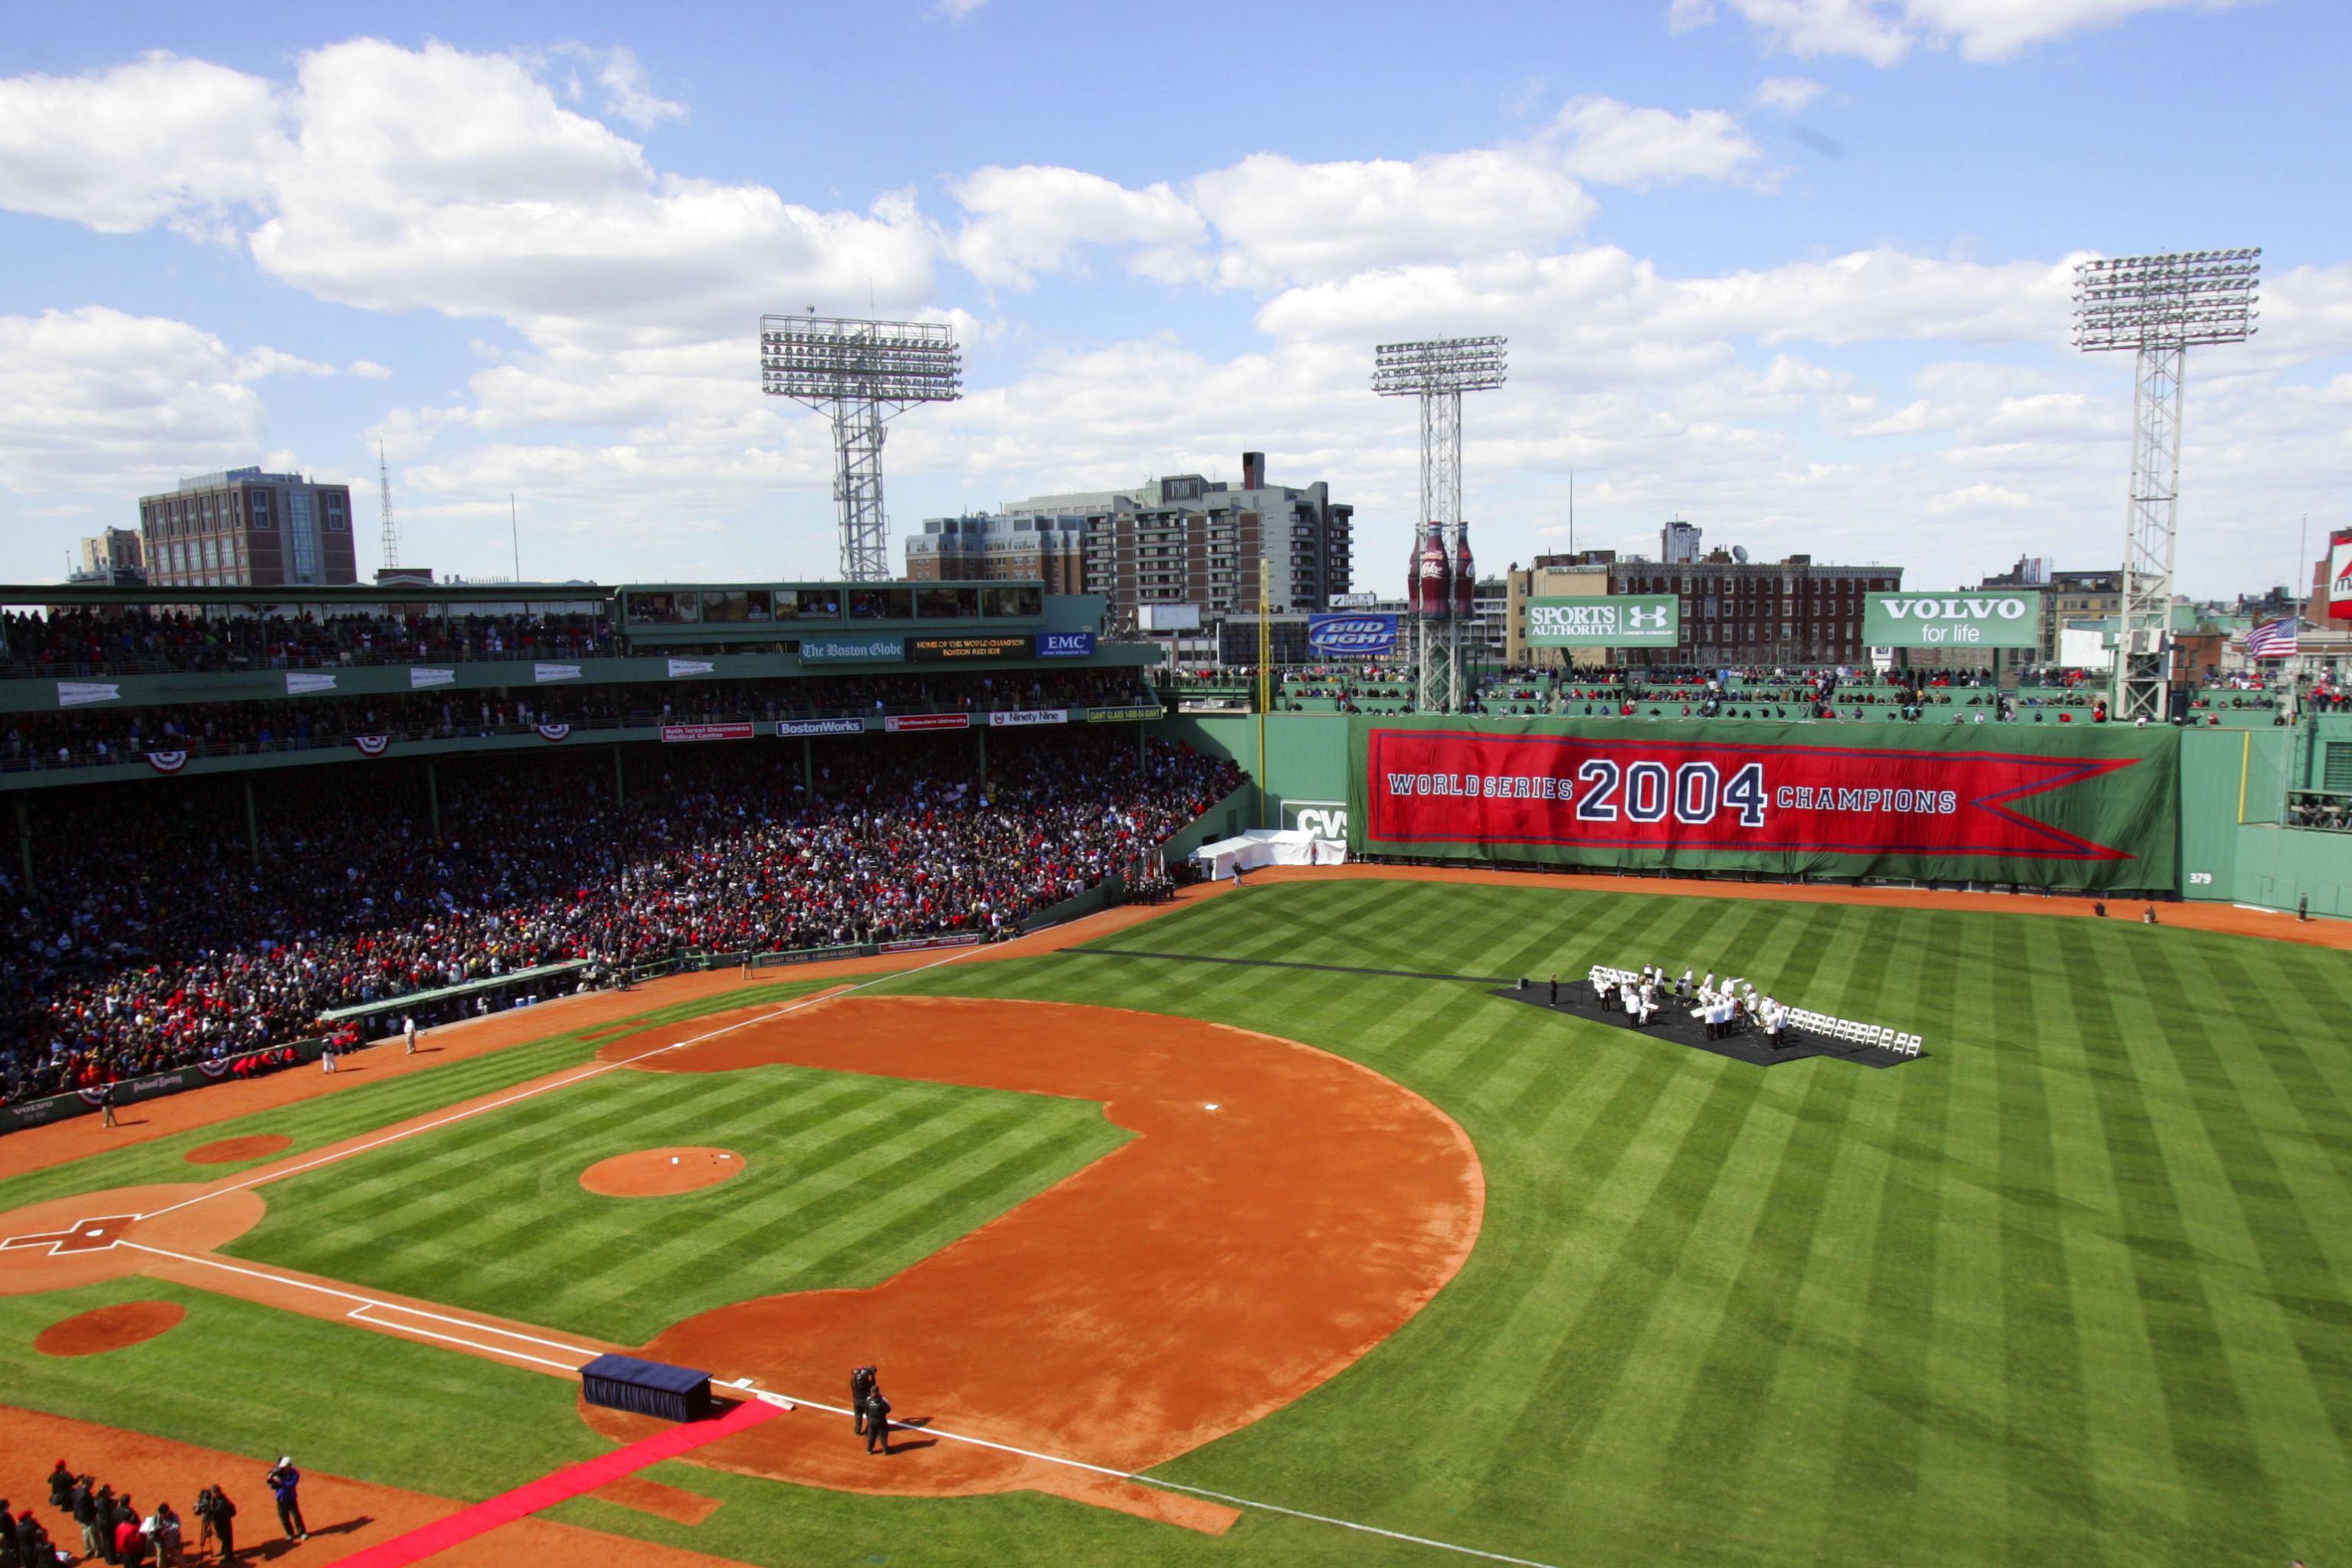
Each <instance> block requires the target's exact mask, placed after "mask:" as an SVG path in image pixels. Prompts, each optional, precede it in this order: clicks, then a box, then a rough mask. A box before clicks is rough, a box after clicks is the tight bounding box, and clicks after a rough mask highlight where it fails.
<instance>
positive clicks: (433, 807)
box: [425, 757, 441, 844]
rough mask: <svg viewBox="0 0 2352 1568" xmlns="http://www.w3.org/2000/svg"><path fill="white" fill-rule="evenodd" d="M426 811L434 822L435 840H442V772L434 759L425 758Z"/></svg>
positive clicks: (437, 841)
mask: <svg viewBox="0 0 2352 1568" xmlns="http://www.w3.org/2000/svg"><path fill="white" fill-rule="evenodd" d="M425 815H426V816H428V817H430V818H431V819H432V822H433V842H434V843H436V844H438V843H440V842H441V774H440V772H439V770H438V769H436V768H435V767H434V765H433V759H432V758H431V757H427V758H425Z"/></svg>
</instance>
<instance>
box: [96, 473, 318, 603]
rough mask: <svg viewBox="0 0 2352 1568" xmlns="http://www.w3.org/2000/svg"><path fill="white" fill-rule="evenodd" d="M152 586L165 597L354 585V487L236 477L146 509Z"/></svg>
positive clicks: (204, 483)
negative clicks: (181, 591)
mask: <svg viewBox="0 0 2352 1568" xmlns="http://www.w3.org/2000/svg"><path fill="white" fill-rule="evenodd" d="M139 531H140V535H141V542H142V547H143V550H144V553H145V556H146V561H147V576H148V581H149V582H150V583H151V584H153V585H154V586H156V587H159V588H275V587H279V586H286V587H291V586H294V585H296V584H339V583H357V582H358V581H359V560H358V556H357V555H356V553H355V552H354V551H353V548H352V489H351V487H350V486H349V485H322V484H314V483H312V482H311V481H310V480H309V479H304V478H303V477H302V476H301V475H299V474H265V473H263V472H262V471H261V470H260V469H259V468H231V469H229V470H227V471H226V473H218V474H203V475H199V476H198V477H196V478H194V479H182V480H181V481H180V488H179V489H176V490H170V491H166V492H165V493H163V494H162V495H152V496H142V497H141V498H140V499H139Z"/></svg>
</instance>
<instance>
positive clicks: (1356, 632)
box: [1307, 616, 1397, 658]
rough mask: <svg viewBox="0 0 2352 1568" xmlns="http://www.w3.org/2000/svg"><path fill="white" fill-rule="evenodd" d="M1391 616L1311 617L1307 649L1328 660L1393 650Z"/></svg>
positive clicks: (1394, 625)
mask: <svg viewBox="0 0 2352 1568" xmlns="http://www.w3.org/2000/svg"><path fill="white" fill-rule="evenodd" d="M1396 626H1397V618H1396V617H1395V616H1308V617H1307V647H1308V648H1310V649H1312V650H1313V651H1314V652H1316V653H1318V654H1321V655H1323V656H1324V657H1325V658H1367V657H1369V656H1370V655H1372V654H1378V653H1394V652H1395V651H1396Z"/></svg>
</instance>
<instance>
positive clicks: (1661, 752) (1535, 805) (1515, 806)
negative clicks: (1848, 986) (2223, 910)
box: [1348, 717, 2180, 889]
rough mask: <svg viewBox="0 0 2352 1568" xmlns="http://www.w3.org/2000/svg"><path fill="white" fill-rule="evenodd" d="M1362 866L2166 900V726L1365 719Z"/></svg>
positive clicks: (1359, 778)
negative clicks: (2057, 890)
mask: <svg viewBox="0 0 2352 1568" xmlns="http://www.w3.org/2000/svg"><path fill="white" fill-rule="evenodd" d="M1349 722H1350V725H1351V731H1350V749H1351V750H1352V751H1353V752H1354V753H1355V754H1354V757H1353V758H1352V759H1351V774H1352V776H1351V778H1350V780H1349V808H1348V837H1349V848H1350V849H1351V850H1353V851H1355V852H1357V853H1360V854H1371V855H1396V856H1410V857H1417V858H1418V857H1438V858H1461V859H1488V858H1500V859H1506V860H1522V861H1541V862H1546V863H1549V864H1555V865H1569V866H1586V867H1593V868H1612V869H1657V868H1667V869H1674V870H1690V871H1732V870H1754V871H1763V872H1769V873H1772V874H1776V875H1784V876H1786V875H1795V874H1797V873H1800V872H1802V873H1808V874H1812V875H1818V876H1831V877H1900V878H1914V879H1937V880H1946V881H1979V882H2005V883H2010V884H2012V885H2016V884H2024V885H2028V886H2034V887H2076V888H2086V889H2087V888H2116V889H2169V888H2171V887H2172V886H2173V885H2174V881H2175V869H2176V862H2177V859H2178V847H2177V844H2176V839H2177V837H2178V833H2179V822H2178V812H2179V742H2180V736H2179V731H2176V730H2174V729H2172V728H2171V727H2170V726H2168V725H2166V726H2159V727H2154V728H2150V729H2147V730H2137V729H2131V730H2126V729H2122V728H2118V727H2110V726H2102V727H2100V728H2098V729H2095V730H2094V729H2091V728H2089V727H2087V726H2086V727H2083V728H2078V729H2067V730H2053V729H2045V730H2038V731H2037V730H2021V729H2019V728H2017V727H2016V726H2013V725H2000V726H1993V725H1965V726H1950V725H1948V726H1943V727H1940V728H1933V729H1930V728H1924V727H1923V728H1919V729H1916V730H1906V731H1902V733H1901V742H1900V743H1899V744H1895V745H1889V744H1885V743H1883V741H1882V740H1881V738H1880V737H1878V736H1877V735H1876V734H1875V733H1874V731H1869V732H1866V731H1859V730H1847V729H1844V728H1843V727H1839V726H1828V725H1817V724H1798V723H1786V724H1782V723H1765V722H1755V721H1738V722H1717V723H1690V724H1675V725H1670V726H1660V725H1657V724H1653V723H1640V722H1637V721H1632V720H1624V721H1617V720H1609V721H1598V722H1591V723H1581V724H1579V725H1578V727H1577V728H1576V730H1575V731H1573V732H1566V733H1563V732H1561V731H1559V730H1558V729H1557V728H1554V727H1552V726H1550V725H1549V724H1546V723H1545V722H1544V721H1535V720H1487V721H1474V722H1472V723H1465V721H1462V720H1460V719H1458V718H1457V719H1445V718H1436V717H1433V718H1429V719H1425V720H1410V719H1409V720H1402V721H1400V720H1393V719H1389V720H1373V719H1361V718H1360V719H1355V720H1351V721H1349Z"/></svg>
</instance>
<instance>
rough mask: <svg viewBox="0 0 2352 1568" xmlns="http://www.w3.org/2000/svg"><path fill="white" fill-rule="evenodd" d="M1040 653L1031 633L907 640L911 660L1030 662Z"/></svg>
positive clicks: (910, 638) (999, 633) (914, 638)
mask: <svg viewBox="0 0 2352 1568" xmlns="http://www.w3.org/2000/svg"><path fill="white" fill-rule="evenodd" d="M1036 651H1037V639H1036V638H1035V637H1031V636H1030V635H1029V634H1028V633H1027V632H997V633H994V634H992V635H989V636H980V637H908V639H907V657H908V658H910V659H941V658H947V659H964V658H1030V657H1031V656H1032V655H1034V653H1035V652H1036Z"/></svg>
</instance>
